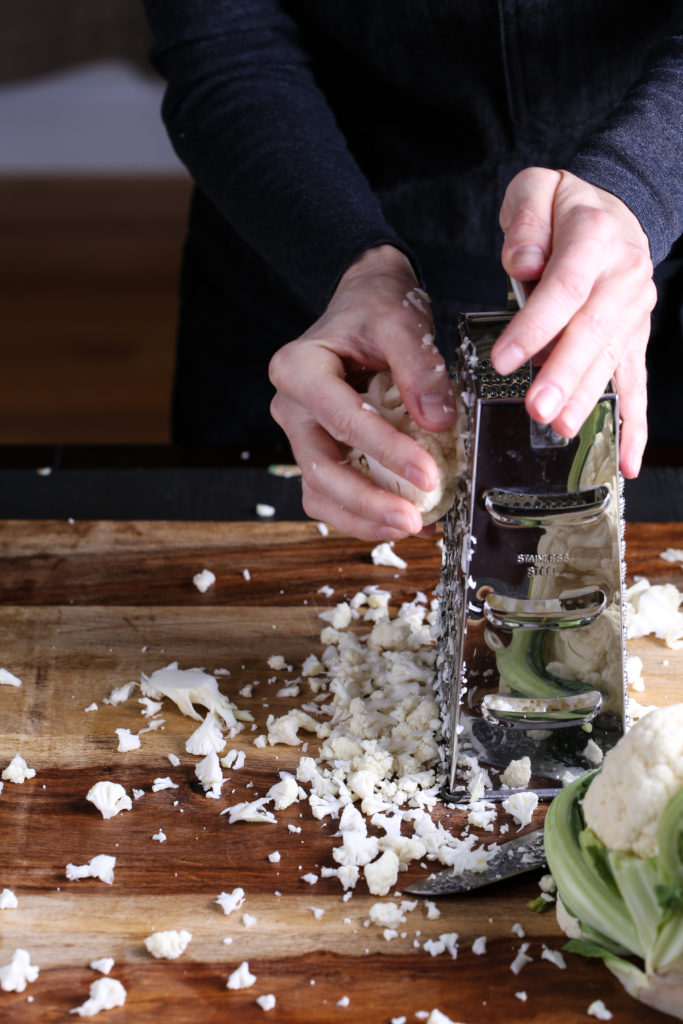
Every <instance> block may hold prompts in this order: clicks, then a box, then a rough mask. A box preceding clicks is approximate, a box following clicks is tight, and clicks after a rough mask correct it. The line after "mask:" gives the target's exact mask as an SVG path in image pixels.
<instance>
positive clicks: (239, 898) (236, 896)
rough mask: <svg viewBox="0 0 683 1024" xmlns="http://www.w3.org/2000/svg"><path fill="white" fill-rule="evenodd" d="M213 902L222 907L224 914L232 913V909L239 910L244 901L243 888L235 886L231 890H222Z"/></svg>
mask: <svg viewBox="0 0 683 1024" xmlns="http://www.w3.org/2000/svg"><path fill="white" fill-rule="evenodd" d="M215 902H216V903H218V905H219V906H220V907H222V909H223V913H224V914H232V912H233V910H239V908H240V907H241V906H242V904H243V903H244V889H242V888H240V887H239V886H237V888H236V889H233V890H232V892H222V893H221V894H220V896H217V897H216V900H215Z"/></svg>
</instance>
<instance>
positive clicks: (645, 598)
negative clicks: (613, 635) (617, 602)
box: [626, 577, 683, 648]
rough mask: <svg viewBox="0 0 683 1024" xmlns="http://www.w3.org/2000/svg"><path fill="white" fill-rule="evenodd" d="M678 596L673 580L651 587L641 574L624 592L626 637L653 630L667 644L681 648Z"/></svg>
mask: <svg viewBox="0 0 683 1024" xmlns="http://www.w3.org/2000/svg"><path fill="white" fill-rule="evenodd" d="M681 596H682V595H681V593H680V591H679V590H678V589H677V588H676V587H675V586H674V585H673V583H663V584H656V585H654V586H652V585H651V584H650V582H649V580H647V579H645V578H644V577H643V578H642V579H640V580H638V581H637V583H634V584H633V586H632V587H629V588H628V589H627V591H626V607H627V611H628V615H627V619H626V622H627V632H628V636H629V637H638V636H647V635H648V634H650V633H654V635H655V636H656V637H659V638H660V639H661V640H664V642H665V644H666V645H667V647H671V648H676V647H680V646H681V638H683V613H681V612H680V611H679V605H680V603H681Z"/></svg>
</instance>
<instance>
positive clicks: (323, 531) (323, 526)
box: [316, 523, 330, 537]
mask: <svg viewBox="0 0 683 1024" xmlns="http://www.w3.org/2000/svg"><path fill="white" fill-rule="evenodd" d="M316 526H317V527H318V533H319V534H320V535H321V536H322V537H328V536H329V533H330V528H329V526H328V525H327V523H316Z"/></svg>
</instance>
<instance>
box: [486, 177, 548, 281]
mask: <svg viewBox="0 0 683 1024" xmlns="http://www.w3.org/2000/svg"><path fill="white" fill-rule="evenodd" d="M560 181H561V175H560V172H559V171H551V170H548V169H547V168H545V167H527V168H526V170H524V171H520V173H519V174H517V175H515V177H514V178H513V179H512V181H511V182H510V184H509V185H508V187H507V191H506V193H505V198H504V199H503V203H502V206H501V208H500V226H501V227H502V229H503V231H504V232H505V241H504V243H503V251H502V254H501V259H502V263H503V267H504V268H505V270H506V271H507V273H508V274H509V275H510V277H515V278H518V280H520V281H534V280H536V279H538V278H539V277H540V276H541V274H542V273H543V270H544V269H545V265H546V263H547V261H548V257H549V256H550V250H551V247H552V232H553V203H554V200H555V193H556V191H557V187H558V185H559V184H560Z"/></svg>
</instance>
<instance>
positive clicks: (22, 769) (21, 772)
mask: <svg viewBox="0 0 683 1024" xmlns="http://www.w3.org/2000/svg"><path fill="white" fill-rule="evenodd" d="M35 774H36V770H35V768H29V767H28V765H27V764H26V761H24V759H23V757H22V756H21V754H15V755H14V757H13V758H12V760H11V761H10V763H9V764H8V765H7V767H6V768H5V769H4V771H3V773H2V777H3V779H5V781H7V782H25V780H26V779H32V778H33V777H34V775H35Z"/></svg>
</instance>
